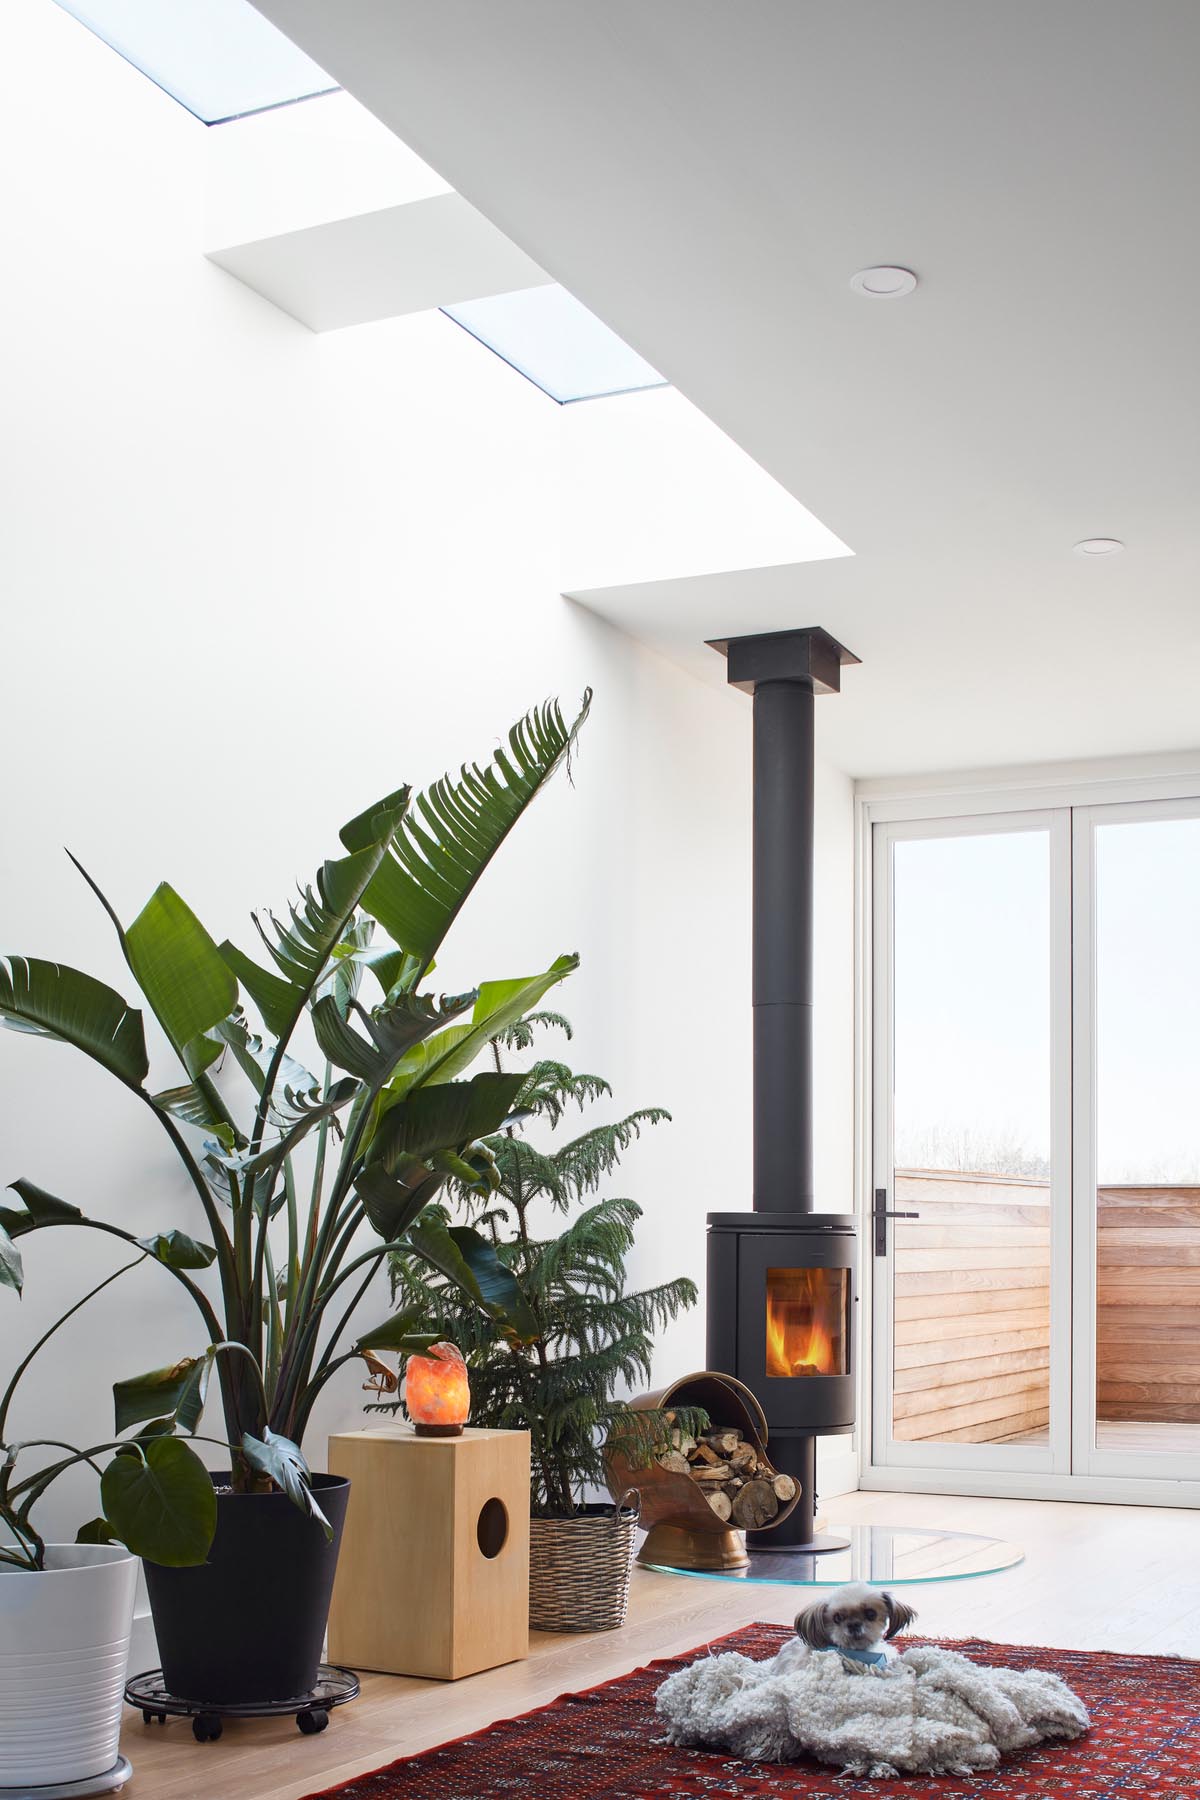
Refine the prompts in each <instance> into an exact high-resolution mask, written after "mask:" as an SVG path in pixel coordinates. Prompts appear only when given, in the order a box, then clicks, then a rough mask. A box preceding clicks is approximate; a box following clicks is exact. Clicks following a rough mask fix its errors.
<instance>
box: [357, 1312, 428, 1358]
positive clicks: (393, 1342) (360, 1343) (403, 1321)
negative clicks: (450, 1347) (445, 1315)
mask: <svg viewBox="0 0 1200 1800" xmlns="http://www.w3.org/2000/svg"><path fill="white" fill-rule="evenodd" d="M424 1311H425V1309H424V1308H423V1307H420V1306H409V1307H406V1308H405V1310H404V1311H403V1312H398V1313H396V1314H394V1315H393V1317H392V1318H390V1319H385V1320H384V1321H383V1323H382V1325H376V1326H375V1327H374V1328H373V1329H372V1330H371V1331H364V1333H363V1335H362V1336H361V1337H360V1338H359V1339H358V1340H357V1341H356V1343H355V1345H354V1348H355V1349H356V1350H404V1351H407V1352H408V1353H409V1354H410V1355H411V1354H413V1353H416V1354H418V1355H419V1354H421V1353H423V1352H424V1351H426V1350H429V1349H431V1348H432V1347H433V1345H434V1344H436V1343H437V1342H438V1341H439V1334H438V1333H437V1332H435V1331H417V1330H416V1329H415V1327H416V1326H417V1325H418V1324H419V1323H420V1321H421V1319H422V1318H423V1317H424Z"/></svg>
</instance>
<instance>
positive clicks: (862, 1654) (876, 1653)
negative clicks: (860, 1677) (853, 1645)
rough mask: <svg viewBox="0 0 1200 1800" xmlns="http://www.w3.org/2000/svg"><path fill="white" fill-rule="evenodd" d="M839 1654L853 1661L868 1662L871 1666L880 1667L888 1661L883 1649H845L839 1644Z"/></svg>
mask: <svg viewBox="0 0 1200 1800" xmlns="http://www.w3.org/2000/svg"><path fill="white" fill-rule="evenodd" d="M837 1654H838V1655H839V1656H845V1657H848V1658H849V1660H850V1661H851V1662H856V1663H867V1664H868V1665H869V1666H870V1667H871V1668H879V1667H880V1666H881V1665H882V1664H884V1663H886V1662H887V1657H886V1656H885V1655H884V1653H883V1651H882V1650H843V1649H842V1648H841V1647H840V1646H838V1650H837Z"/></svg>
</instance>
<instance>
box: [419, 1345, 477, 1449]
mask: <svg viewBox="0 0 1200 1800" xmlns="http://www.w3.org/2000/svg"><path fill="white" fill-rule="evenodd" d="M404 1405H405V1408H406V1410H407V1412H408V1416H409V1419H410V1420H411V1421H412V1426H413V1430H414V1431H415V1432H416V1434H417V1436H418V1437H461V1436H462V1428H463V1426H464V1425H465V1424H466V1422H467V1420H468V1418H469V1417H470V1413H471V1387H470V1383H469V1382H468V1380H467V1365H466V1363H465V1362H464V1361H463V1355H462V1351H461V1350H459V1349H458V1348H457V1346H456V1345H454V1344H434V1346H433V1348H432V1349H431V1350H430V1352H429V1354H428V1355H427V1356H410V1357H409V1359H408V1362H407V1364H406V1365H405V1369H404Z"/></svg>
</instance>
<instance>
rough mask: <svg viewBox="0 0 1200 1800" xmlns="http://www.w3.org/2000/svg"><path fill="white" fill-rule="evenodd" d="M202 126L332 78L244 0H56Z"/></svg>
mask: <svg viewBox="0 0 1200 1800" xmlns="http://www.w3.org/2000/svg"><path fill="white" fill-rule="evenodd" d="M59 5H60V6H61V7H62V8H63V11H64V12H69V13H70V14H71V15H72V16H73V17H74V18H76V19H78V20H79V21H80V23H81V24H83V25H86V26H87V27H88V29H89V30H90V31H93V32H94V33H95V34H96V36H97V37H98V38H102V39H103V40H104V42H105V43H106V44H109V45H111V47H112V48H113V49H114V50H115V51H116V52H117V54H118V55H119V56H123V57H124V58H125V60H126V62H130V63H132V64H133V66H134V68H135V69H140V70H141V71H142V74H143V75H148V76H149V78H150V80H151V81H153V82H154V83H155V84H156V85H157V86H158V87H160V88H163V89H164V90H165V91H166V92H167V93H168V94H170V95H171V97H172V98H173V99H175V100H178V101H179V102H180V104H181V105H182V106H186V107H187V109H188V111H189V112H192V113H195V115H196V117H197V118H198V119H203V121H204V123H205V124H206V125H215V124H219V123H220V122H221V121H222V120H223V119H236V118H240V117H241V116H242V115H244V114H245V113H251V112H265V111H266V110H267V109H268V107H272V106H285V105H287V104H288V102H290V101H292V100H306V99H309V98H311V97H312V96H313V95H314V94H328V93H332V92H333V91H334V89H335V88H336V86H337V83H336V82H334V81H331V80H330V78H329V76H328V75H327V74H326V73H325V71H324V69H321V68H318V66H317V64H316V63H315V62H313V61H312V60H311V58H310V57H307V56H305V54H304V52H303V50H298V49H297V48H296V46H295V44H293V43H292V41H291V39H290V38H286V37H285V36H284V35H283V33H282V31H278V30H277V29H276V28H275V26H274V25H272V24H271V23H270V21H269V20H267V19H264V18H263V16H262V14H261V13H260V12H256V11H255V10H254V8H253V6H251V5H250V3H249V0H59Z"/></svg>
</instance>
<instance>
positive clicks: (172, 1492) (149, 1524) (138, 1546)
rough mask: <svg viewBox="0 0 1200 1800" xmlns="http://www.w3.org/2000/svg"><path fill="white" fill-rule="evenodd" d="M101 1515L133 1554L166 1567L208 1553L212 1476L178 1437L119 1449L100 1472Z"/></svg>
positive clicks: (213, 1513) (213, 1510)
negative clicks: (102, 1509) (137, 1446)
mask: <svg viewBox="0 0 1200 1800" xmlns="http://www.w3.org/2000/svg"><path fill="white" fill-rule="evenodd" d="M100 1500H101V1503H102V1505H103V1507H104V1516H105V1518H106V1519H107V1520H108V1521H109V1523H110V1524H111V1526H112V1528H113V1530H114V1531H115V1532H116V1533H117V1534H118V1536H119V1537H120V1539H121V1542H122V1543H124V1544H125V1545H127V1546H128V1548H129V1549H130V1550H132V1551H133V1553H134V1555H135V1556H144V1557H145V1558H146V1559H147V1561H149V1562H156V1563H162V1564H163V1565H164V1567H166V1568H168V1569H183V1568H190V1567H192V1566H193V1565H194V1564H196V1563H202V1562H203V1561H204V1559H205V1558H206V1556H207V1555H208V1551H209V1547H210V1545H211V1544H212V1540H213V1534H214V1532H215V1531H216V1528H217V1495H216V1489H215V1488H214V1487H213V1484H212V1477H211V1476H210V1474H209V1472H208V1470H207V1469H206V1468H205V1466H204V1464H203V1463H202V1462H201V1461H200V1458H199V1457H198V1456H197V1455H196V1452H195V1451H194V1450H193V1449H192V1448H191V1447H190V1445H188V1444H185V1443H184V1441H183V1439H182V1438H177V1437H159V1438H154V1439H152V1440H151V1441H150V1442H148V1443H146V1444H143V1445H141V1446H140V1447H139V1448H137V1449H135V1448H134V1447H133V1446H130V1448H129V1449H127V1450H121V1451H119V1452H118V1453H117V1455H116V1456H114V1458H113V1460H112V1461H111V1462H110V1463H109V1465H108V1467H107V1468H106V1469H105V1471H104V1474H103V1475H102V1476H101V1478H100Z"/></svg>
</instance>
